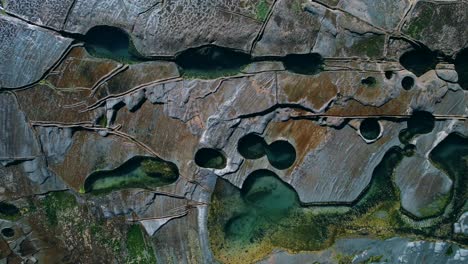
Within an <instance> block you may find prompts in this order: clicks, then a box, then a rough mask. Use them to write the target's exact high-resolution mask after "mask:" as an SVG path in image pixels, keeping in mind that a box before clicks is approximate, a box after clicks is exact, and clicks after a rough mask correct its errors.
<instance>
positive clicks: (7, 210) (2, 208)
mask: <svg viewBox="0 0 468 264" xmlns="http://www.w3.org/2000/svg"><path fill="white" fill-rule="evenodd" d="M19 212H20V211H19V209H18V208H17V207H16V206H14V205H12V204H9V203H5V202H0V215H5V216H15V215H18V214H19Z"/></svg>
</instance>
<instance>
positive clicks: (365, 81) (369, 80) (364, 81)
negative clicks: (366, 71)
mask: <svg viewBox="0 0 468 264" xmlns="http://www.w3.org/2000/svg"><path fill="white" fill-rule="evenodd" d="M361 83H362V84H364V85H366V86H369V87H374V86H375V85H376V84H377V80H376V79H375V78H374V77H372V76H369V77H367V78H365V79H362V80H361Z"/></svg>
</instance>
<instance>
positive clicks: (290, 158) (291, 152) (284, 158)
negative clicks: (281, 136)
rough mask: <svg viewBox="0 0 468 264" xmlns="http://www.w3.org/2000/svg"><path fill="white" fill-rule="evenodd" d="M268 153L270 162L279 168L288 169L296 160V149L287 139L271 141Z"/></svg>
mask: <svg viewBox="0 0 468 264" xmlns="http://www.w3.org/2000/svg"><path fill="white" fill-rule="evenodd" d="M266 154H267V157H268V161H269V162H270V164H271V165H272V166H273V167H275V168H277V169H278V170H284V169H287V168H289V167H291V166H292V165H293V164H294V161H296V150H295V149H294V147H293V145H291V143H289V142H288V141H286V140H277V141H275V142H273V143H271V144H270V145H269V146H268V148H267V149H266Z"/></svg>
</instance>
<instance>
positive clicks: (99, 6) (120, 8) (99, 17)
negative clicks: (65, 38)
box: [56, 0, 162, 34]
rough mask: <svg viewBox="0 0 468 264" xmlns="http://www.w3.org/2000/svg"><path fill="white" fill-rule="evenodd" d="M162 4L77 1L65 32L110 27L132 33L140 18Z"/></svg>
mask: <svg viewBox="0 0 468 264" xmlns="http://www.w3.org/2000/svg"><path fill="white" fill-rule="evenodd" d="M56 1H59V0H56ZM161 2H162V1H161V0H150V1H147V0H125V1H122V0H105V1H101V0H76V2H75V4H74V6H73V8H72V9H71V10H70V13H69V17H68V20H67V22H66V24H65V27H64V30H65V31H67V32H71V33H79V34H85V33H86V32H87V31H88V30H89V29H90V28H92V27H94V26H98V25H108V26H114V27H118V28H121V29H123V30H125V31H127V33H131V32H132V28H133V25H134V24H135V21H136V20H137V18H138V16H139V15H140V14H141V13H144V12H146V11H148V10H151V9H152V7H154V6H155V5H157V4H158V3H161Z"/></svg>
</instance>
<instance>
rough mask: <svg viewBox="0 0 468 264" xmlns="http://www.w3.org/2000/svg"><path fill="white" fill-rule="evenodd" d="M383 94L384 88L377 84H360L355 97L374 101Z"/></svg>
mask: <svg viewBox="0 0 468 264" xmlns="http://www.w3.org/2000/svg"><path fill="white" fill-rule="evenodd" d="M383 94H384V90H383V89H381V88H380V87H379V86H378V85H376V87H367V86H365V85H360V86H359V88H358V89H357V91H356V94H355V97H357V98H360V99H361V100H364V101H368V102H372V101H376V100H377V99H379V97H381V96H382V95H383Z"/></svg>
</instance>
